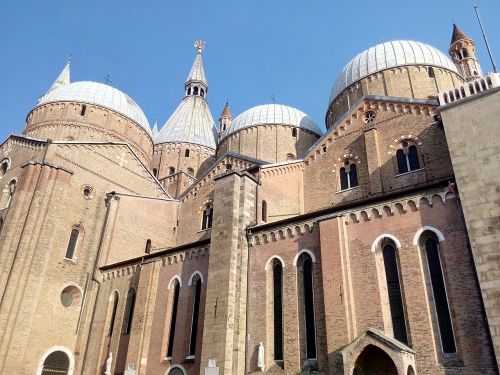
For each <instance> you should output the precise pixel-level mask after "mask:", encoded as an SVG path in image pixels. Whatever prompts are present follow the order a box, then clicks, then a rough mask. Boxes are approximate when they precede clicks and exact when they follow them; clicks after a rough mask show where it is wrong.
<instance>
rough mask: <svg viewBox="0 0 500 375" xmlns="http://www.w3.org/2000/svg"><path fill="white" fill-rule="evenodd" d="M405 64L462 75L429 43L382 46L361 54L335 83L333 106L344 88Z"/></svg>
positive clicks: (391, 43)
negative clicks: (426, 66)
mask: <svg viewBox="0 0 500 375" xmlns="http://www.w3.org/2000/svg"><path fill="white" fill-rule="evenodd" d="M405 65H430V66H436V67H439V68H443V69H447V70H450V71H452V72H454V73H457V74H459V73H458V70H457V67H456V66H455V64H453V62H452V61H451V60H450V58H449V57H448V56H446V55H445V54H444V53H443V52H441V51H439V50H438V49H436V48H434V47H432V46H430V45H428V44H425V43H421V42H415V41H411V40H395V41H392V42H386V43H381V44H377V45H376V46H374V47H371V48H369V49H367V50H366V51H363V52H361V53H360V54H359V55H357V56H356V57H355V58H353V59H352V60H351V61H350V62H349V63H348V64H347V65H346V66H345V68H344V69H343V70H342V73H341V74H340V75H339V77H338V78H337V80H336V81H335V85H334V86H333V89H332V93H331V95H330V101H329V104H331V103H332V102H333V101H334V100H335V99H336V98H337V96H339V94H340V93H341V92H342V91H344V89H346V88H347V87H349V86H351V85H352V84H353V83H355V82H357V81H359V80H360V79H362V78H364V77H367V76H369V75H371V74H374V73H376V72H380V71H382V70H385V69H390V68H394V67H397V66H405Z"/></svg>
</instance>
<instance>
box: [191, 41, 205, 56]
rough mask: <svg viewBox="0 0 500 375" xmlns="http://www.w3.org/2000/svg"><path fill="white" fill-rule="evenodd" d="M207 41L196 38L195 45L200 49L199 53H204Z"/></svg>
mask: <svg viewBox="0 0 500 375" xmlns="http://www.w3.org/2000/svg"><path fill="white" fill-rule="evenodd" d="M206 44H207V43H206V42H204V41H203V40H195V42H194V46H195V47H196V48H197V49H198V53H199V54H202V53H203V49H204V48H205V45H206Z"/></svg>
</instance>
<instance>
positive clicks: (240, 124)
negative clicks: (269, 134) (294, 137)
mask: <svg viewBox="0 0 500 375" xmlns="http://www.w3.org/2000/svg"><path fill="white" fill-rule="evenodd" d="M277 124H278V125H281V124H283V125H289V126H296V127H298V128H302V129H307V130H309V131H311V132H313V133H316V134H318V135H321V134H322V133H323V132H322V131H321V129H320V128H319V126H318V125H316V123H315V122H314V121H313V120H311V118H310V117H309V116H308V115H306V114H305V113H304V112H302V111H299V110H298V109H296V108H293V107H288V106H286V105H281V104H265V105H259V106H257V107H253V108H250V109H248V110H246V111H245V112H243V113H241V114H239V115H238V116H236V118H235V119H234V120H233V121H232V122H231V125H229V127H228V129H227V131H226V133H225V135H229V134H232V133H235V132H237V131H238V130H240V129H243V128H248V127H250V126H255V125H277Z"/></svg>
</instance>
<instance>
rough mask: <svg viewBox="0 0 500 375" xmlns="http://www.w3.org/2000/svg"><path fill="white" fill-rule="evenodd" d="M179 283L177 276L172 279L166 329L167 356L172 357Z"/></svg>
mask: <svg viewBox="0 0 500 375" xmlns="http://www.w3.org/2000/svg"><path fill="white" fill-rule="evenodd" d="M180 288H181V284H180V282H179V280H178V279H177V278H175V279H174V285H173V288H170V290H172V289H173V293H174V294H173V296H172V311H171V314H170V329H169V331H168V346H167V358H172V354H173V352H174V339H175V327H176V324H177V309H178V307H179V293H180Z"/></svg>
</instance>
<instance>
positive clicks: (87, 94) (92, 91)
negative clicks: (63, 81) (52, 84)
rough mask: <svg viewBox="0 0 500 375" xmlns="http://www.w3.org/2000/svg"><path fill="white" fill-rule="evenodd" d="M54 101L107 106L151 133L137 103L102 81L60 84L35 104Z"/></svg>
mask: <svg viewBox="0 0 500 375" xmlns="http://www.w3.org/2000/svg"><path fill="white" fill-rule="evenodd" d="M54 102H81V103H89V104H95V105H98V106H101V107H104V108H108V109H111V110H113V111H116V112H118V113H120V114H122V115H124V116H125V117H128V118H129V119H131V120H132V121H134V122H136V123H137V124H139V125H140V126H142V127H143V128H144V129H145V130H146V131H147V132H148V133H150V134H151V129H150V127H149V122H148V119H147V118H146V116H145V115H144V112H142V109H141V108H140V107H139V106H138V105H137V103H136V102H134V101H133V100H132V99H131V98H130V97H129V96H128V95H127V94H124V93H123V92H121V91H120V90H118V89H115V88H114V87H111V86H108V85H104V84H102V83H97V82H87V81H84V82H74V83H70V84H67V85H63V86H60V87H58V88H56V89H54V90H52V91H50V92H48V93H47V94H45V95H44V96H42V97H41V98H40V100H39V101H38V104H37V106H40V105H43V104H47V103H54Z"/></svg>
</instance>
